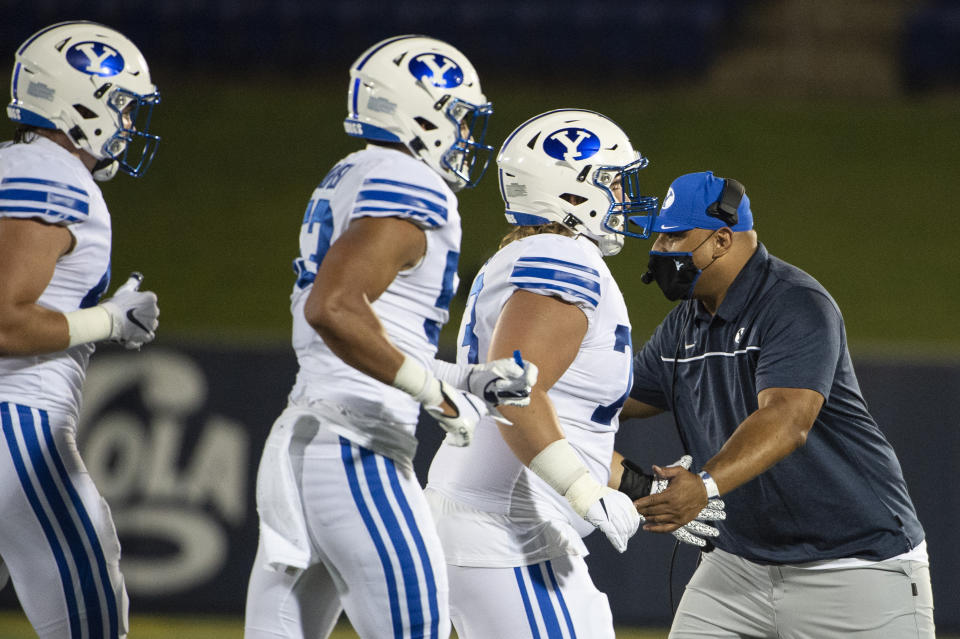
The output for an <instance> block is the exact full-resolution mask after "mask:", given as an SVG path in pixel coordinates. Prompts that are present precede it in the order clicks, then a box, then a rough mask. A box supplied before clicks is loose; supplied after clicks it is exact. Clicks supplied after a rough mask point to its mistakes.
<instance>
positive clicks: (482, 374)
mask: <svg viewBox="0 0 960 639" xmlns="http://www.w3.org/2000/svg"><path fill="white" fill-rule="evenodd" d="M432 368H433V374H434V375H436V376H437V378H438V379H440V380H443V381H445V382H447V383H448V384H450V385H452V386H454V387H455V388H459V389H460V390H465V391H469V392H471V393H473V394H474V395H476V396H477V397H480V398H481V399H483V401H484V402H486V404H487V406H488V407H489V408H491V409H493V408H496V407H497V406H501V405H506V406H526V405H527V404H529V403H530V391H531V389H532V388H533V385H534V384H536V383H537V366H536V364H534V363H532V362H524V361H523V359H522V358H521V357H520V354H519V352H517V353H516V354H515V355H514V356H513V358H510V357H504V358H502V359H496V360H493V361H492V362H485V363H483V364H467V365H464V366H461V365H458V364H453V363H451V362H444V361H442V360H434V361H433V362H432Z"/></svg>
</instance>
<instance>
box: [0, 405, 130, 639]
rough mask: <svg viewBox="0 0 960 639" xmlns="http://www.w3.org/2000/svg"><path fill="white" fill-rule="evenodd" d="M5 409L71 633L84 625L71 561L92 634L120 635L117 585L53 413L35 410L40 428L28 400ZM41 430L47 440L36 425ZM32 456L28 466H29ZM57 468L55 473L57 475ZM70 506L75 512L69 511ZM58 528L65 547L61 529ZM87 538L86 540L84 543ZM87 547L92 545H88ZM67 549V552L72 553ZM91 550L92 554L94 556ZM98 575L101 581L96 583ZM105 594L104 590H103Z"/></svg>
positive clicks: (75, 636)
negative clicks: (58, 439)
mask: <svg viewBox="0 0 960 639" xmlns="http://www.w3.org/2000/svg"><path fill="white" fill-rule="evenodd" d="M11 407H15V408H16V416H17V422H18V424H17V426H19V428H18V430H19V432H20V434H21V436H22V437H23V449H24V450H22V451H21V447H20V444H19V443H18V441H17V438H16V432H15V430H14V429H15V425H14V420H13V413H12V412H11ZM0 413H2V424H3V432H4V436H5V438H6V441H7V446H8V448H9V450H10V454H11V457H12V459H13V463H14V467H15V469H16V471H17V475H18V477H19V478H20V484H21V486H22V488H23V490H24V494H25V495H26V497H27V500H28V502H29V503H30V506H31V508H32V509H33V512H34V515H35V516H36V517H37V521H38V522H39V524H40V527H41V528H42V530H43V532H44V536H45V537H46V539H47V543H48V544H49V545H50V550H51V552H52V553H53V556H54V560H55V562H56V564H57V570H58V572H59V574H60V580H61V583H62V585H63V592H64V598H65V602H66V606H67V614H68V615H69V618H70V633H71V638H72V639H80V637H81V636H83V634H84V633H83V630H82V627H81V624H80V617H81V614H80V607H79V605H78V602H77V597H76V593H75V592H74V585H73V576H74V575H73V573H72V571H71V569H70V568H71V566H70V564H71V563H72V564H73V565H74V566H75V567H76V577H77V581H78V583H79V587H80V596H81V597H82V598H83V608H84V611H85V613H86V615H85V616H86V623H87V632H86V635H87V636H88V637H89V639H98V638H100V637H108V638H109V639H116V638H117V637H118V636H119V635H118V627H117V626H118V616H117V602H116V598H115V597H114V592H113V586H112V584H111V582H110V578H109V575H108V572H107V566H106V561H105V559H104V555H103V549H102V547H101V546H100V540H99V537H98V536H97V533H96V530H95V529H94V527H93V523H92V521H91V520H90V517H89V515H88V513H87V511H86V509H85V507H84V504H83V502H82V501H81V500H80V496H79V494H78V493H77V490H76V488H75V487H74V486H73V484H72V482H71V481H70V477H69V475H68V473H67V470H66V467H65V466H64V464H63V460H62V459H61V458H60V454H59V452H58V451H57V448H56V445H55V443H54V440H53V432H52V430H51V429H50V421H49V415H48V414H47V412H46V411H43V410H37V411H36V414H37V415H38V416H39V418H40V420H39V421H40V423H39V428H38V425H37V421H36V419H35V417H34V409H31V408H30V407H28V406H21V405H14V404H10V403H6V402H5V403H2V404H0ZM38 430H40V431H42V435H43V443H42V444H41V440H40V438H39V437H38V434H37V431H38ZM44 451H46V453H47V455H48V456H49V457H50V461H51V462H52V465H53V468H54V469H55V470H52V469H51V468H50V464H49V463H48V462H47V459H46V458H45V456H44ZM28 462H29V467H28ZM31 469H32V470H33V475H34V476H35V477H36V481H37V483H38V484H39V485H40V490H41V492H42V494H43V497H44V499H45V500H46V502H47V503H46V504H44V503H43V500H42V499H41V498H40V495H39V494H38V493H37V492H36V490H35V489H34V486H33V483H32V481H31V475H30V470H31ZM55 473H56V475H55ZM55 476H58V477H59V479H60V482H61V484H62V486H63V490H64V491H65V492H66V493H67V495H68V497H69V499H70V503H67V501H66V500H65V499H64V496H63V494H62V493H61V491H60V487H58V486H57V483H56V480H55ZM71 511H72V512H71ZM74 516H76V518H77V519H78V520H79V521H80V526H81V527H82V529H83V530H82V532H81V530H80V529H79V528H78V527H77V525H76V523H75V521H74V518H73V517H74ZM57 529H59V531H60V535H61V536H62V538H63V540H64V542H65V544H66V547H67V548H66V549H65V548H64V547H63V544H61V541H60V539H59V538H58V535H57ZM85 544H86V545H85ZM87 546H88V547H89V551H88V549H87ZM68 553H69V556H68ZM91 553H92V555H93V557H91V556H90V554H91ZM97 577H99V579H100V582H99V584H98V581H97ZM101 595H102V596H101ZM104 608H106V611H107V616H108V619H109V621H108V624H109V627H108V628H107V629H105V628H104V626H103V609H104Z"/></svg>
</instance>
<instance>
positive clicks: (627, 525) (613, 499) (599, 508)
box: [583, 486, 643, 552]
mask: <svg viewBox="0 0 960 639" xmlns="http://www.w3.org/2000/svg"><path fill="white" fill-rule="evenodd" d="M603 489H604V490H603V493H601V495H600V498H599V499H597V500H596V501H595V502H593V504H592V505H591V506H590V508H588V509H587V512H586V513H585V514H584V515H583V518H584V519H586V520H587V521H588V522H590V523H591V524H593V525H594V526H595V527H596V528H598V529H599V530H600V532H602V533H603V534H604V535H606V536H607V539H609V540H610V543H611V544H613V547H614V548H616V549H617V552H624V551H625V550H626V549H627V542H628V541H629V540H630V538H631V537H633V535H634V533H636V532H637V529H638V528H639V527H640V522H642V521H643V517H641V516H640V515H639V514H638V513H637V509H636V507H635V506H634V505H633V502H632V501H630V498H629V497H627V496H626V495H624V494H623V493H621V492H619V491H616V490H613V489H611V488H607V487H606V486H604V487H603Z"/></svg>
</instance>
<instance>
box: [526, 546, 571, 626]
mask: <svg viewBox="0 0 960 639" xmlns="http://www.w3.org/2000/svg"><path fill="white" fill-rule="evenodd" d="M544 570H546V571H547V575H548V576H549V578H550V585H549V586H548V585H547V583H546V581H545V580H544V576H543V571H544ZM526 572H527V573H528V574H529V576H530V585H531V587H532V588H533V594H534V597H536V607H534V605H533V603H532V602H531V600H530V596H529V595H528V594H527V584H526V578H525V576H524V571H523V568H522V567H520V566H518V567H516V568H514V569H513V573H514V575H515V576H516V578H517V587H518V588H519V589H520V596H521V598H522V599H523V608H524V610H525V611H526V613H527V623H529V625H530V633H531V635H532V636H533V639H540V630H539V629H538V615H537V612H538V611H539V613H540V614H539V618H540V619H542V621H543V625H544V628H545V629H546V631H547V636H546V639H564V635H563V630H562V629H561V627H560V622H559V619H558V618H557V613H556V611H555V610H554V605H553V600H552V599H551V597H550V593H551V592H553V593H554V594H555V595H556V598H557V603H558V604H559V606H560V611H561V613H562V614H563V618H564V621H565V623H566V627H567V633H568V636H569V639H576V637H577V633H576V631H575V630H574V628H573V619H571V617H570V611H569V610H568V609H567V604H566V602H565V601H564V599H563V593H562V592H561V591H560V587H559V585H558V584H557V578H556V575H555V574H554V572H553V566H552V565H551V563H550V561H545V562H542V563H539V564H533V565H530V566H527V571H526Z"/></svg>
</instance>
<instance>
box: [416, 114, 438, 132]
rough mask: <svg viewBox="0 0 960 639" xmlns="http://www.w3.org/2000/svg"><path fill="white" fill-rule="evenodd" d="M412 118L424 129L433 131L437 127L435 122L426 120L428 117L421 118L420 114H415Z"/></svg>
mask: <svg viewBox="0 0 960 639" xmlns="http://www.w3.org/2000/svg"><path fill="white" fill-rule="evenodd" d="M413 120H414V122H416V123H417V124H419V125H420V127H421V128H422V129H423V130H424V131H434V130H436V128H437V125H436V124H434V123H433V122H431V121H430V120H428V119H426V118H422V117H420V116H417V117H415V118H414V119H413Z"/></svg>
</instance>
